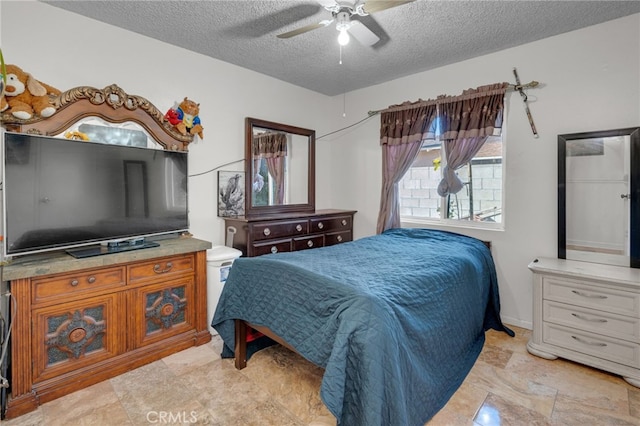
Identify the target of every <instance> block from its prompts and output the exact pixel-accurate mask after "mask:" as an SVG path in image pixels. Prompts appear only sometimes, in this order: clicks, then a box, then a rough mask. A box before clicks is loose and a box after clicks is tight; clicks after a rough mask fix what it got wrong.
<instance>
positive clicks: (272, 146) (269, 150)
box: [253, 132, 287, 158]
mask: <svg viewBox="0 0 640 426" xmlns="http://www.w3.org/2000/svg"><path fill="white" fill-rule="evenodd" d="M253 142H254V143H253V156H254V158H255V157H258V158H274V157H286V156H287V135H286V134H284V133H273V132H265V133H260V134H258V135H254V136H253Z"/></svg>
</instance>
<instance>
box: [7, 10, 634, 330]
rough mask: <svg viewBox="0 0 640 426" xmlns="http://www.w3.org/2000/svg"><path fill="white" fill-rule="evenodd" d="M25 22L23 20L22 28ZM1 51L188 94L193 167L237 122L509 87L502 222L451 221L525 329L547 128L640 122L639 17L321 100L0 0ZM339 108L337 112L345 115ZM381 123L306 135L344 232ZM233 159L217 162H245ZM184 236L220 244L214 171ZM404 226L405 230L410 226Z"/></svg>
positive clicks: (54, 71) (320, 199) (159, 101)
mask: <svg viewBox="0 0 640 426" xmlns="http://www.w3.org/2000/svg"><path fill="white" fill-rule="evenodd" d="M25 16H28V17H29V27H30V28H31V29H39V30H32V31H24V29H23V28H22V27H23V24H22V23H23V22H24V18H23V17H25ZM0 24H1V25H0V27H1V30H0V43H1V44H0V45H1V46H2V50H3V53H4V56H5V60H7V61H8V62H9V63H15V64H17V65H19V66H21V67H23V68H24V69H25V70H27V71H30V72H31V73H32V74H34V76H36V78H39V79H41V80H43V81H45V82H46V83H49V84H51V85H53V86H56V87H58V88H59V89H62V90H66V89H69V88H71V87H75V86H81V85H89V86H94V87H100V88H101V87H104V86H107V85H109V84H112V83H116V84H118V85H119V86H120V87H122V88H123V89H124V90H125V91H127V92H128V93H131V94H136V95H140V96H144V97H146V98H147V99H149V100H150V101H151V102H152V103H154V105H156V106H157V107H158V108H159V109H161V110H163V109H164V108H167V109H168V108H169V107H170V106H172V105H173V102H174V101H176V100H179V99H182V98H183V97H184V96H188V97H189V98H192V99H194V100H196V101H197V102H200V104H201V113H200V117H201V119H202V122H203V125H204V127H205V130H204V140H203V141H200V142H198V143H197V144H195V145H192V146H191V147H190V151H189V152H190V154H189V159H190V173H191V174H195V173H199V172H202V171H206V170H208V169H211V168H213V167H216V166H218V165H221V164H224V163H227V162H230V161H234V160H239V159H242V158H243V156H244V145H243V132H244V118H245V117H248V116H250V117H256V118H261V119H265V120H270V121H276V122H281V123H286V124H291V125H295V126H299V127H305V128H311V129H315V130H316V135H317V136H322V135H324V134H326V133H329V132H331V131H334V130H336V129H339V128H342V127H344V126H348V125H351V124H353V123H355V122H357V121H359V120H361V119H362V118H364V117H366V116H367V112H368V111H369V110H377V109H383V108H386V107H387V106H389V105H392V104H397V103H401V102H403V101H406V100H411V101H414V100H417V99H418V98H422V99H427V98H433V97H436V96H437V95H440V94H444V93H446V94H451V95H455V94H459V93H460V92H461V91H462V90H464V89H466V88H470V87H476V86H480V85H484V84H489V83H494V82H499V81H510V82H513V81H514V79H513V74H512V68H513V67H517V69H518V71H519V73H520V77H521V79H522V80H523V81H524V82H528V81H530V80H537V81H539V82H540V83H541V86H540V88H538V89H532V90H530V91H529V99H530V101H531V111H532V114H533V117H534V120H535V122H536V125H537V128H538V132H539V134H540V137H539V138H538V139H534V138H533V136H532V134H531V129H530V128H529V124H528V122H527V119H526V116H525V114H524V111H523V108H522V103H521V100H520V96H519V95H518V94H517V93H512V94H510V95H509V96H508V97H507V108H508V114H507V127H506V129H505V135H506V141H507V154H506V159H505V163H506V166H505V167H506V182H505V200H506V206H505V216H504V221H505V230H504V231H483V230H477V229H458V230H459V231H460V232H464V233H468V234H470V235H473V236H476V237H478V238H481V239H487V240H491V241H492V242H493V254H494V258H495V261H496V265H497V268H498V278H499V283H500V289H501V292H500V293H501V299H502V313H503V318H504V319H505V321H507V322H509V323H511V324H515V325H522V326H530V324H531V276H530V273H529V271H528V269H527V264H528V263H529V262H530V261H531V260H533V259H534V258H535V257H537V256H550V257H555V256H556V213H557V207H556V183H557V173H556V136H557V135H558V134H561V133H573V132H584V131H590V130H604V129H612V128H620V127H631V126H638V125H640V14H637V15H633V16H630V17H626V18H622V19H618V20H615V21H611V22H608V23H604V24H601V25H597V26H593V27H590V28H586V29H583V30H579V31H575V32H571V33H567V34H564V35H560V36H556V37H553V38H549V39H546V40H542V41H538V42H535V43H531V44H528V45H524V46H520V47H517V48H513V49H508V50H505V51H502V52H498V53H495V54H491V55H485V56H483V57H480V58H476V59H472V60H469V61H465V62H461V63H458V64H454V65H450V66H447V67H443V68H440V69H436V70H432V71H428V72H424V73H419V74H415V75H412V76H409V77H406V78H402V79H398V80H395V81H392V82H388V83H385V84H381V85H377V86H373V87H370V88H366V89H362V90H358V91H355V92H351V93H348V94H347V95H346V98H345V99H343V96H336V97H333V98H328V97H326V96H323V95H319V94H317V93H314V92H311V91H308V90H305V89H301V88H298V87H295V86H293V85H290V84H287V83H283V82H281V81H278V80H275V79H273V78H270V77H267V76H264V75H261V74H258V73H255V72H252V71H248V70H244V69H242V68H239V67H236V66H233V65H230V64H226V63H224V62H221V61H217V60H214V59H210V58H207V57H205V56H202V55H199V54H195V53H192V52H189V51H186V50H184V49H181V48H177V47H173V46H170V45H168V44H165V43H162V42H158V41H155V40H151V39H149V38H147V37H143V36H140V35H137V34H134V33H131V32H128V31H125V30H121V29H118V28H115V27H112V26H109V25H106V24H102V23H99V22H96V21H93V20H91V19H88V18H84V17H80V16H78V15H75V14H72V13H69V12H66V11H63V10H61V9H57V8H54V7H51V6H49V5H47V4H42V3H34V2H6V1H2V2H0ZM343 102H344V105H346V117H343V116H342V113H343ZM379 123H380V120H379V117H378V116H374V117H373V118H371V119H369V120H366V121H364V122H363V123H361V124H358V125H357V126H354V127H352V128H350V129H348V130H346V131H344V132H339V133H337V134H335V135H332V136H329V137H326V138H320V139H319V140H318V142H317V156H316V158H317V165H318V167H317V172H316V175H317V176H316V184H317V196H316V203H317V207H318V208H328V207H331V208H345V209H356V210H358V213H357V214H356V216H355V237H356V238H359V237H363V236H367V235H372V234H374V233H375V225H376V220H377V214H378V213H377V212H378V208H379V204H380V182H381V167H382V166H381V157H380V152H381V151H380V147H379V144H378V138H379ZM242 168H243V166H242V163H237V164H236V165H235V167H225V168H224V169H225V170H242ZM189 184H190V219H191V232H192V233H193V234H194V235H195V236H196V237H199V238H203V239H206V240H210V241H212V242H213V243H214V244H221V243H222V242H223V239H224V237H223V221H222V220H220V219H219V218H217V216H216V202H215V198H216V196H215V194H216V184H217V175H216V174H215V173H213V174H206V175H203V176H199V177H193V178H191V179H190V182H189ZM407 225H408V226H410V225H411V224H407Z"/></svg>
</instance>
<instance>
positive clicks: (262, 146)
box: [253, 133, 287, 205]
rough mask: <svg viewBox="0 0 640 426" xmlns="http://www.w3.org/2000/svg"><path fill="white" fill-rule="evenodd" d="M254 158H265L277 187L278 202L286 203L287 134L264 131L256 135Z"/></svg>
mask: <svg viewBox="0 0 640 426" xmlns="http://www.w3.org/2000/svg"><path fill="white" fill-rule="evenodd" d="M254 141H255V142H257V143H255V144H253V158H264V159H265V161H266V163H267V169H268V170H269V174H270V175H271V177H272V178H273V180H274V182H275V187H276V197H275V201H276V204H278V205H280V204H283V203H284V158H285V157H286V156H287V135H285V134H284V133H263V134H260V135H256V136H254Z"/></svg>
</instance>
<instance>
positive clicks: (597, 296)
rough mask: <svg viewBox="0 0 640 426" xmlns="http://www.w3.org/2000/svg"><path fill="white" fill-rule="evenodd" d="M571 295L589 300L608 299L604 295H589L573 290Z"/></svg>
mask: <svg viewBox="0 0 640 426" xmlns="http://www.w3.org/2000/svg"><path fill="white" fill-rule="evenodd" d="M571 293H573V294H577V295H578V296H582V297H588V298H589V299H606V298H607V296H604V295H602V294H587V293H583V292H581V291H578V290H571Z"/></svg>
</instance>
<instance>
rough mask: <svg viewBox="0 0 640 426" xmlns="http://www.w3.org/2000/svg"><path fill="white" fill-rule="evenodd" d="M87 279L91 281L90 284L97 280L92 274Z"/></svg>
mask: <svg viewBox="0 0 640 426" xmlns="http://www.w3.org/2000/svg"><path fill="white" fill-rule="evenodd" d="M87 281H88V282H89V284H93V283H95V282H96V277H94V276H93V275H92V276H90V277H89V278H87Z"/></svg>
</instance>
